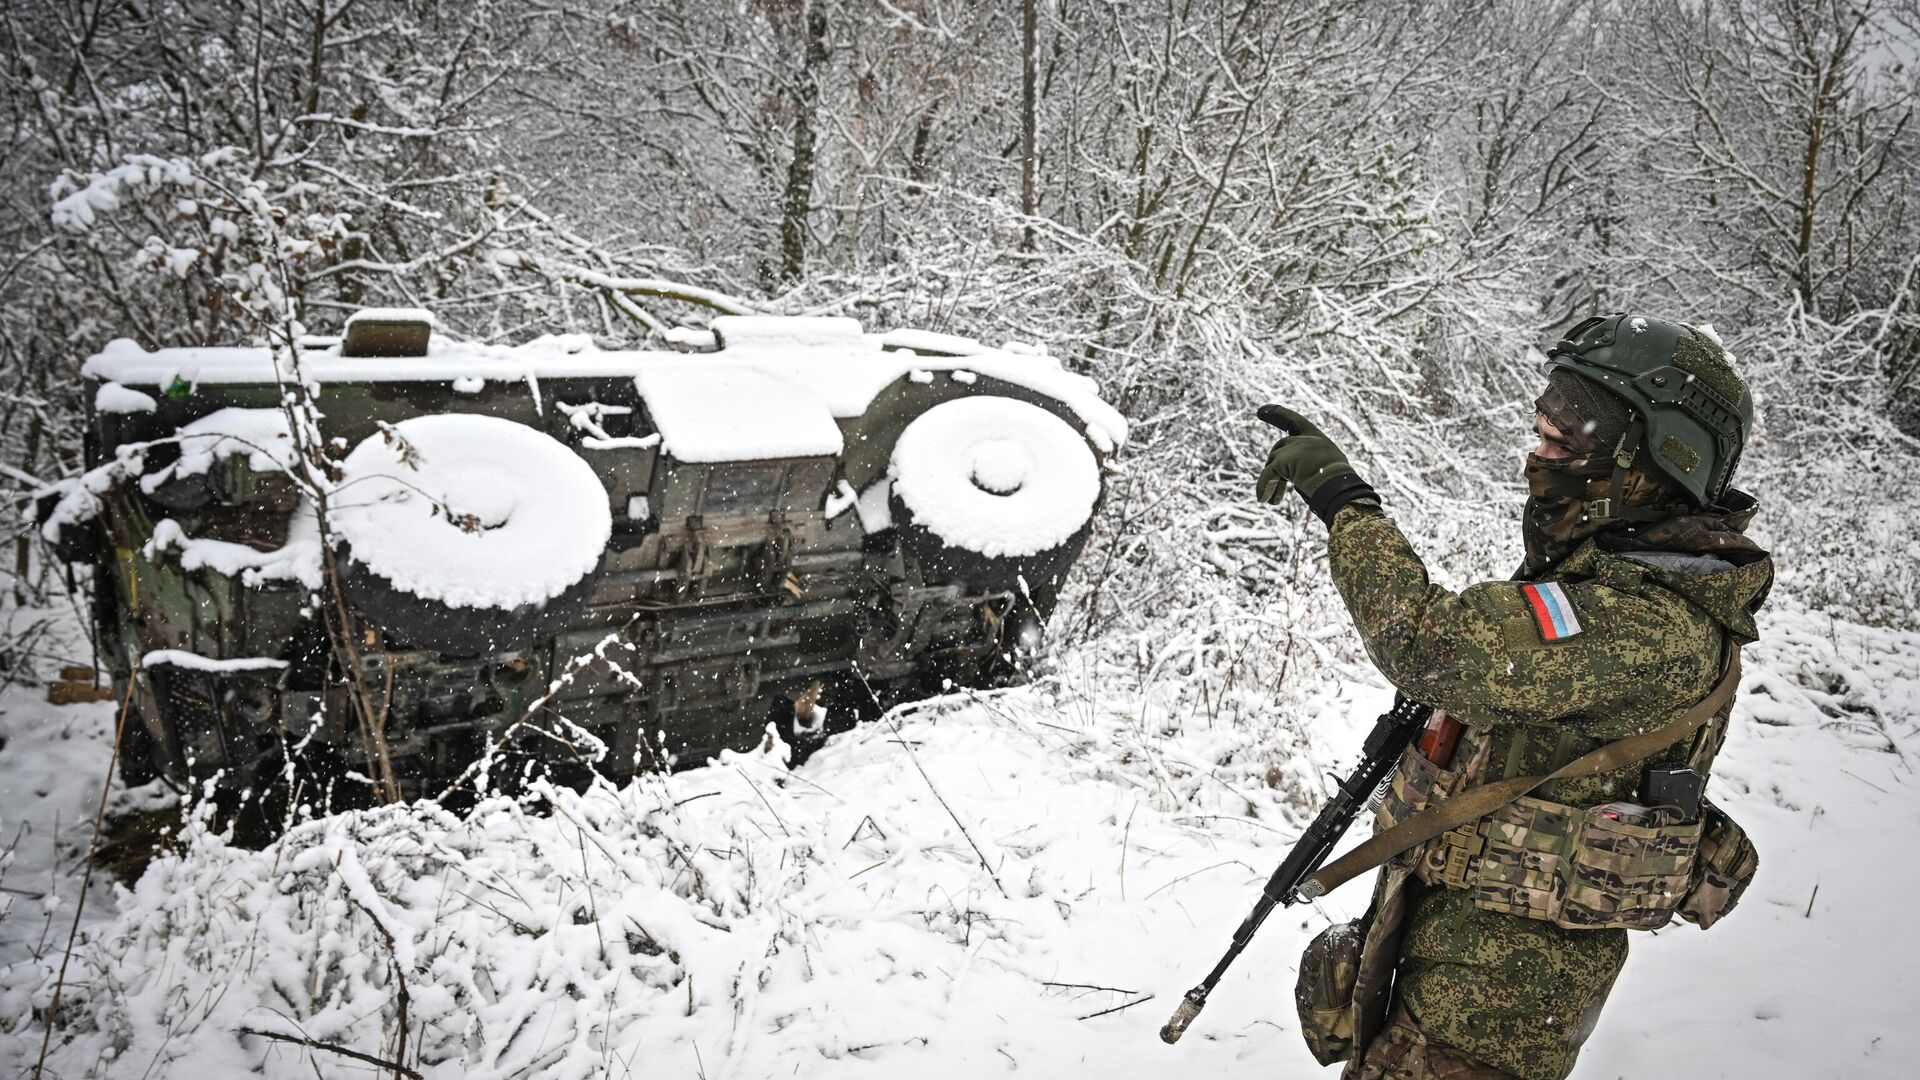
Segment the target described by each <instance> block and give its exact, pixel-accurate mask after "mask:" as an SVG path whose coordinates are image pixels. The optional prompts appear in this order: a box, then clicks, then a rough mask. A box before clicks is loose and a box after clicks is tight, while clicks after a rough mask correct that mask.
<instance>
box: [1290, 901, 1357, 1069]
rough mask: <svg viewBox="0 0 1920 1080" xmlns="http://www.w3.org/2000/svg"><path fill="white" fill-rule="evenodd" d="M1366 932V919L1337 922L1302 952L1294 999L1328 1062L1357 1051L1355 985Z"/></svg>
mask: <svg viewBox="0 0 1920 1080" xmlns="http://www.w3.org/2000/svg"><path fill="white" fill-rule="evenodd" d="M1366 936H1367V935H1366V924H1365V922H1364V921H1362V920H1358V919H1356V920H1354V921H1353V922H1344V923H1335V924H1333V925H1332V926H1329V927H1327V928H1326V929H1325V930H1322V931H1320V933H1319V936H1317V937H1315V938H1314V939H1313V940H1312V941H1310V942H1308V943H1307V948H1306V951H1305V952H1303V953H1301V954H1300V979H1299V981H1298V982H1296V983H1295V984H1294V987H1293V1002H1294V1005H1295V1006H1297V1007H1298V1008H1299V1010H1300V1034H1301V1036H1302V1037H1303V1038H1305V1039H1306V1040H1307V1049H1308V1050H1310V1051H1312V1052H1313V1058H1314V1060H1315V1061H1318V1062H1319V1063H1320V1064H1322V1065H1332V1064H1333V1063H1335V1062H1337V1061H1345V1060H1347V1058H1349V1057H1351V1056H1352V1055H1353V1017H1354V1011H1353V990H1354V984H1355V983H1356V982H1357V981H1358V979H1359V976H1360V946H1361V944H1362V943H1363V942H1364V941H1365V940H1366Z"/></svg>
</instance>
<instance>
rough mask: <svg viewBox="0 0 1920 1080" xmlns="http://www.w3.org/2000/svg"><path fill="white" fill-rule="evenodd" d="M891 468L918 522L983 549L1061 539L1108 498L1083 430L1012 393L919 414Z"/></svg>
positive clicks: (1007, 550) (1029, 546)
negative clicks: (1016, 397) (1020, 399)
mask: <svg viewBox="0 0 1920 1080" xmlns="http://www.w3.org/2000/svg"><path fill="white" fill-rule="evenodd" d="M887 475H888V476H890V477H891V478H892V479H893V490H894V493H895V494H897V495H899V496H900V501H901V502H902V503H904V504H906V506H907V509H908V510H910V511H912V513H913V519H914V521H915V523H916V524H919V525H921V526H923V527H925V528H926V529H927V530H928V531H930V532H932V533H933V534H934V535H935V536H938V537H940V539H942V540H944V541H946V542H947V543H948V544H950V545H952V546H954V547H959V548H965V549H966V550H968V551H974V552H978V553H980V554H982V555H993V556H1005V555H1032V554H1035V553H1037V552H1041V551H1045V550H1047V549H1048V548H1052V547H1057V546H1059V545H1060V544H1063V543H1065V542H1066V540H1067V539H1068V538H1069V537H1071V536H1072V535H1073V534H1074V533H1075V532H1078V531H1079V530H1080V528H1081V526H1083V525H1085V524H1086V523H1087V518H1088V517H1089V516H1090V515H1091V514H1092V513H1093V506H1094V503H1095V502H1096V501H1098V499H1099V498H1100V466H1099V463H1098V462H1097V461H1095V460H1094V456H1093V452H1092V451H1091V450H1089V449H1088V448H1087V444H1086V442H1085V441H1084V440H1083V439H1081V437H1080V435H1079V433H1078V432H1076V431H1075V430H1074V429H1073V428H1072V427H1071V426H1069V425H1068V424H1067V423H1066V422H1065V421H1063V420H1061V419H1060V418H1059V417H1057V416H1055V415H1053V414H1052V413H1050V412H1048V411H1046V410H1045V409H1042V408H1040V407H1039V406H1038V405H1032V404H1029V403H1027V402H1024V401H1016V400H1014V399H1012V398H1000V397H969V398H958V399H956V400H953V401H947V402H942V403H941V404H939V405H936V406H934V407H933V408H931V409H928V410H927V411H926V412H924V413H922V414H921V415H920V416H918V417H915V418H914V419H913V421H912V422H911V423H909V424H908V425H907V427H906V430H905V431H902V432H901V433H900V439H899V441H898V442H897V443H895V444H894V448H893V460H892V462H891V464H890V465H889V467H888V472H887Z"/></svg>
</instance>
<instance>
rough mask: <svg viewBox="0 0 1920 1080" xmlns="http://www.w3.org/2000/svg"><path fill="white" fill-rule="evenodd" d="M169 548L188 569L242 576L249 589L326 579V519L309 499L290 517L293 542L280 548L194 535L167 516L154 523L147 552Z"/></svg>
mask: <svg viewBox="0 0 1920 1080" xmlns="http://www.w3.org/2000/svg"><path fill="white" fill-rule="evenodd" d="M167 552H178V553H179V560H180V568H181V569H183V570H186V571H189V572H192V571H195V570H203V569H204V570H212V571H213V572H214V573H216V574H221V575H224V576H226V577H230V578H239V579H240V583H241V584H243V585H245V586H247V587H248V588H259V587H260V586H262V585H264V584H266V583H268V582H273V581H289V580H290V581H297V582H299V583H300V584H301V585H303V586H305V587H307V588H309V589H317V588H319V587H320V583H321V565H320V519H319V518H318V517H317V516H316V515H315V513H314V510H313V506H312V505H311V504H310V503H306V502H304V501H303V502H302V504H301V506H300V507H299V509H297V510H295V511H294V513H293V516H292V517H291V518H289V519H288V523H287V542H286V543H285V544H284V545H282V546H281V547H279V548H276V549H273V550H270V551H261V550H259V549H257V548H251V547H248V546H247V545H245V544H235V543H232V542H230V541H226V540H212V539H207V538H205V537H192V536H188V535H187V533H186V530H185V529H183V528H181V527H180V523H179V522H177V521H174V520H173V519H172V518H162V519H161V520H160V521H159V522H157V523H156V524H155V525H154V527H153V537H152V538H151V539H149V540H148V541H147V544H146V549H145V552H144V553H145V555H146V557H147V558H149V559H154V558H157V557H159V556H161V555H163V554H165V553H167Z"/></svg>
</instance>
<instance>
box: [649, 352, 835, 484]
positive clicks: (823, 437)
mask: <svg viewBox="0 0 1920 1080" xmlns="http://www.w3.org/2000/svg"><path fill="white" fill-rule="evenodd" d="M634 381H635V383H636V384H638V386H639V387H640V396H641V397H642V398H644V399H646V402H647V412H648V414H650V415H651V416H652V417H653V422H654V426H655V427H657V428H659V429H660V436H661V448H662V449H664V450H665V451H666V452H667V453H668V454H669V455H670V456H672V457H673V458H675V459H677V460H679V461H756V460H760V459H762V458H778V457H808V456H814V455H818V456H823V457H825V456H835V455H838V454H839V453H840V450H841V447H842V445H843V440H842V438H841V435H840V425H839V424H836V423H834V422H833V414H832V413H830V412H829V411H828V410H827V409H826V408H823V407H822V404H821V402H820V401H819V400H818V399H817V398H815V397H814V396H813V395H811V394H809V393H807V392H806V389H805V387H804V385H796V384H794V383H791V382H788V381H787V380H785V379H781V378H778V377H777V376H774V375H770V374H768V373H767V372H764V371H760V370H757V369H755V368H753V367H750V366H748V365H745V364H719V365H715V366H712V367H700V368H695V367H686V366H681V365H667V364H662V365H660V366H659V367H652V366H646V367H642V368H641V369H640V373H639V374H638V375H636V376H634Z"/></svg>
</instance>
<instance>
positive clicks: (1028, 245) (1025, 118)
mask: <svg viewBox="0 0 1920 1080" xmlns="http://www.w3.org/2000/svg"><path fill="white" fill-rule="evenodd" d="M1037 2H1038V0H1022V3H1021V9H1022V10H1021V20H1020V21H1021V24H1022V26H1021V48H1020V213H1021V215H1022V216H1023V217H1025V218H1026V219H1027V220H1026V221H1025V222H1024V223H1023V224H1022V225H1021V228H1020V250H1022V251H1032V250H1033V212H1034V208H1035V202H1036V201H1037V200H1036V199H1035V197H1034V190H1033V155H1034V145H1033V144H1034V118H1033V114H1034V79H1033V69H1034V51H1035V50H1034V14H1035V13H1034V10H1033V9H1034V5H1035V4H1036V3H1037Z"/></svg>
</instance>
